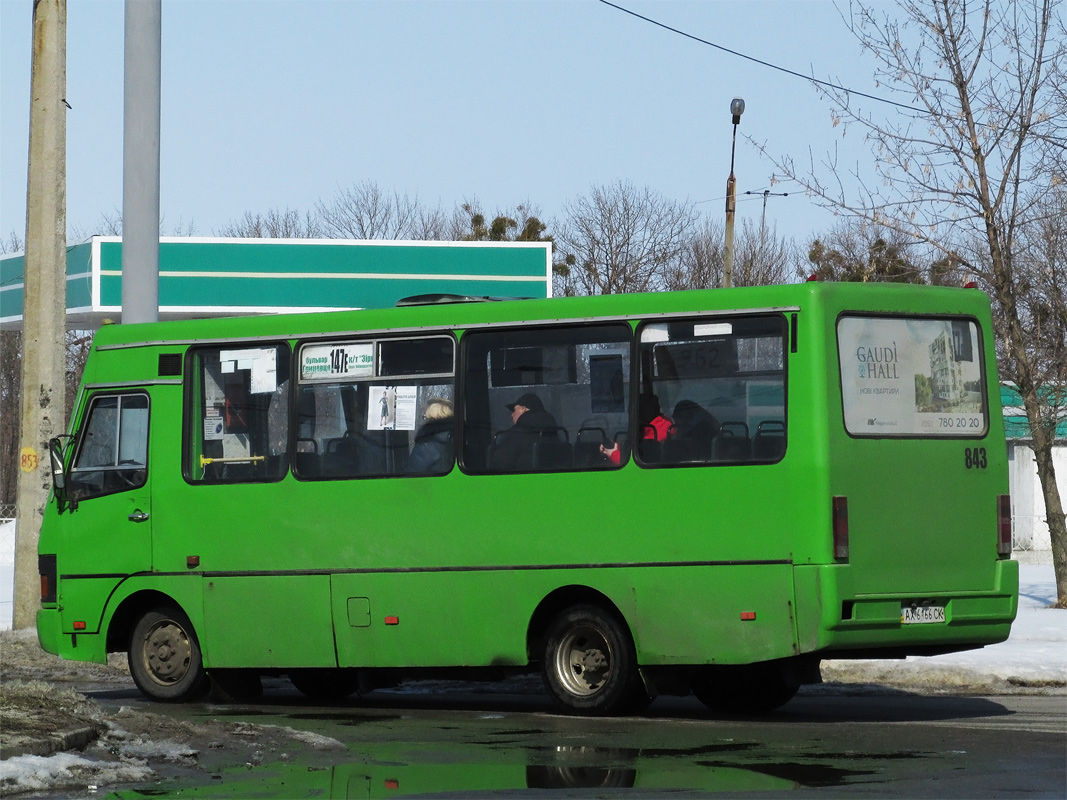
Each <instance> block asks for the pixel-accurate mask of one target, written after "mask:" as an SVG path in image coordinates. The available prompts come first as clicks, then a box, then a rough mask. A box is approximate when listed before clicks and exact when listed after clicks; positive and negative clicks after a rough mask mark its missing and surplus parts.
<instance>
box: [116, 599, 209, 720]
mask: <svg viewBox="0 0 1067 800" xmlns="http://www.w3.org/2000/svg"><path fill="white" fill-rule="evenodd" d="M128 660H129V664H130V674H131V675H132V676H133V681H134V683H136V684H137V688H138V689H140V690H141V692H142V693H143V694H144V695H145V696H146V697H150V698H152V699H153V700H163V701H165V702H173V703H176V702H182V701H184V700H190V699H192V698H194V697H196V696H197V695H199V694H201V693H202V692H203V691H204V690H205V689H206V688H207V686H208V680H207V673H206V672H205V671H204V662H203V659H202V658H201V654H200V642H199V641H198V640H197V638H196V632H195V631H194V630H193V626H192V623H191V622H189V618H188V617H187V616H186V615H185V614H184V613H183V612H182V611H180V610H179V609H177V608H169V607H163V608H155V609H152V610H151V611H149V612H147V613H146V614H144V616H142V617H141V618H140V619H139V620H138V621H137V624H136V625H135V626H134V628H133V634H132V635H131V636H130V649H129V652H128Z"/></svg>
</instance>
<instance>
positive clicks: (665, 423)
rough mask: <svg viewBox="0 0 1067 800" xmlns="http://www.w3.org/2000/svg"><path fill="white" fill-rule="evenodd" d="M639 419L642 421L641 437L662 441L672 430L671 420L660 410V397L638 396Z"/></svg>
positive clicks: (652, 395) (650, 395)
mask: <svg viewBox="0 0 1067 800" xmlns="http://www.w3.org/2000/svg"><path fill="white" fill-rule="evenodd" d="M637 413H638V415H639V416H638V419H639V420H640V422H641V438H642V439H654V440H655V441H657V442H662V441H663V440H664V439H666V438H667V437H668V436H669V435H670V432H671V421H670V420H669V419H667V418H666V417H665V416H663V414H662V413H661V412H660V408H659V398H658V397H656V395H654V394H643V395H641V396H640V397H638V398H637Z"/></svg>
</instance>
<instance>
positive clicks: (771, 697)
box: [693, 664, 799, 714]
mask: <svg viewBox="0 0 1067 800" xmlns="http://www.w3.org/2000/svg"><path fill="white" fill-rule="evenodd" d="M798 688H799V687H798V686H797V685H795V684H794V683H792V682H790V681H788V680H787V679H786V676H785V675H784V674H783V672H782V670H781V669H780V668H779V667H778V666H777V665H775V664H739V665H724V666H714V667H707V668H705V669H704V670H703V671H702V672H701V673H700V675H698V676H697V678H696V679H695V680H694V681H693V694H695V695H696V697H697V699H698V700H699V701H700V702H701V703H703V704H704V705H706V706H707V707H708V708H710V709H712V710H713V711H720V712H723V713H726V714H765V713H767V712H768V711H773V710H774V709H776V708H778V707H779V706H783V705H785V704H786V703H788V702H789V701H790V700H792V699H793V696H794V695H795V694H796V693H797V689H798Z"/></svg>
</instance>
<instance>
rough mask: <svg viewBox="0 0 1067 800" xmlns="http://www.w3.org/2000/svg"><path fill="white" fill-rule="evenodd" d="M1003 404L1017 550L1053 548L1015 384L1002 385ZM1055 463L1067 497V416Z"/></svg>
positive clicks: (1027, 426) (1060, 430)
mask: <svg viewBox="0 0 1067 800" xmlns="http://www.w3.org/2000/svg"><path fill="white" fill-rule="evenodd" d="M1000 402H1001V405H1003V406H1004V433H1005V436H1006V437H1007V440H1008V475H1009V491H1010V492H1011V508H1012V528H1013V530H1014V539H1015V549H1016V550H1051V549H1052V540H1051V538H1050V536H1049V529H1048V522H1047V521H1046V515H1045V498H1044V495H1043V494H1042V493H1041V482H1040V481H1039V480H1038V477H1037V461H1036V460H1035V459H1034V451H1033V450H1031V449H1030V441H1031V436H1030V423H1029V422H1028V420H1027V419H1026V412H1025V410H1024V409H1023V401H1022V397H1021V396H1020V395H1019V390H1018V389H1016V388H1015V385H1014V384H1011V383H1004V384H1001V387H1000ZM1052 464H1053V467H1054V469H1055V470H1056V485H1057V486H1058V487H1059V489H1060V495H1061V496H1064V497H1067V418H1065V419H1063V420H1061V421H1060V424H1059V425H1058V426H1057V427H1056V443H1055V444H1054V445H1053V448H1052Z"/></svg>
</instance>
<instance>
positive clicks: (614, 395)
mask: <svg viewBox="0 0 1067 800" xmlns="http://www.w3.org/2000/svg"><path fill="white" fill-rule="evenodd" d="M631 342H632V330H631V328H630V326H629V325H628V324H626V323H621V322H620V323H613V324H602V325H572V326H566V327H549V328H529V327H527V328H522V329H511V330H491V331H476V332H472V333H468V334H467V335H466V336H464V337H463V345H464V355H465V358H464V364H465V371H464V375H463V379H464V407H463V431H464V433H463V467H464V469H465V470H466V471H468V472H472V473H489V472H551V471H557V470H584V469H610V468H612V467H615V466H619V465H621V464H623V463H625V462H626V460H627V457H628V453H629V441H628V439H629V436H628V431H629V423H628V419H627V412H628V409H627V405H628V400H627V398H628V395H629V392H628V386H629V381H630V347H631Z"/></svg>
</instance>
